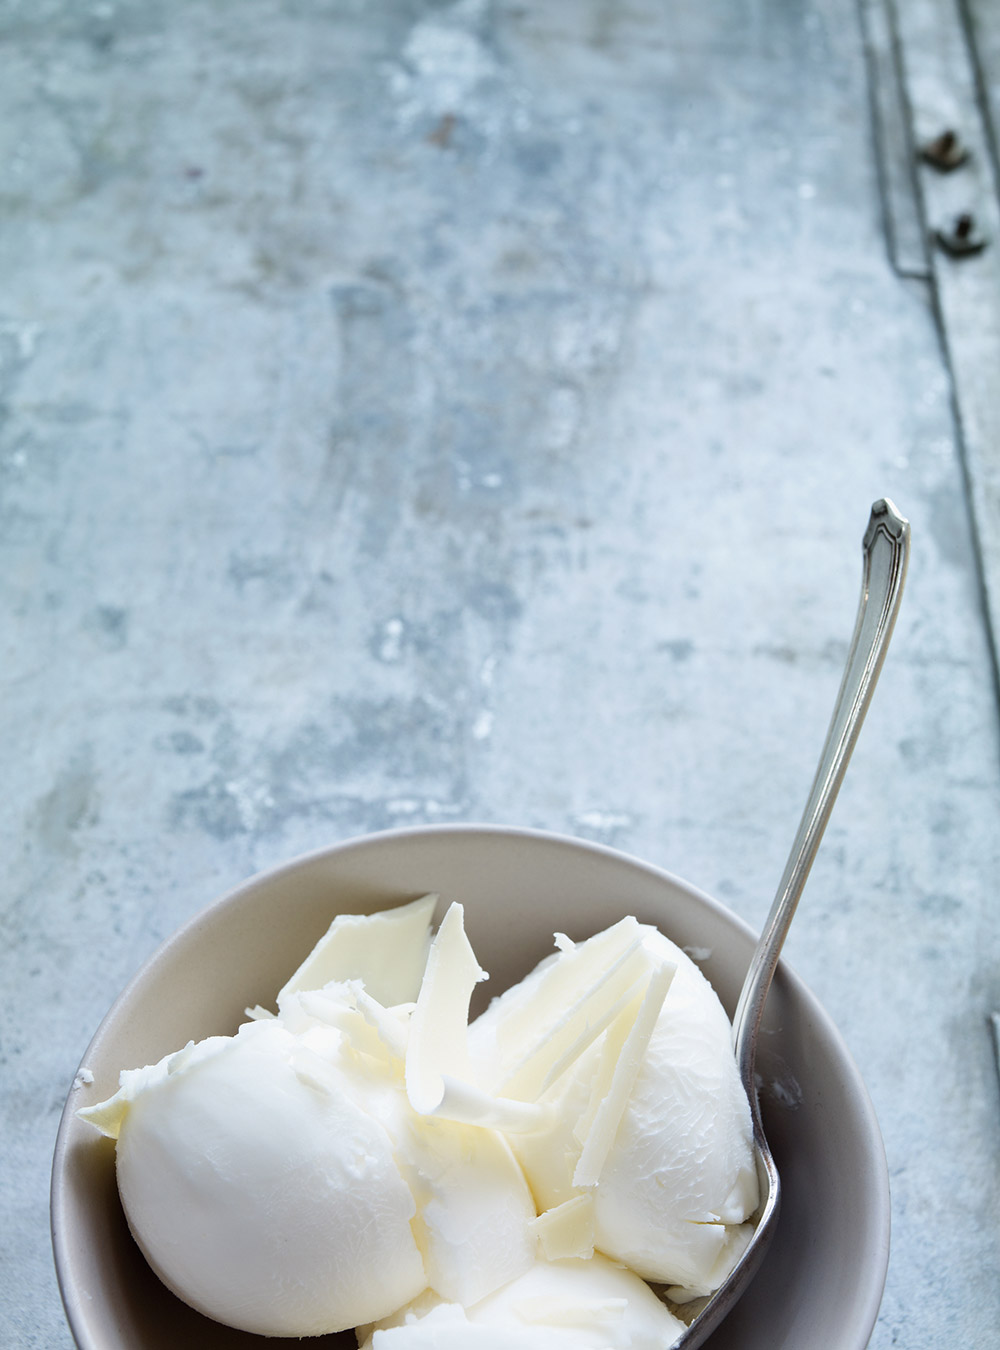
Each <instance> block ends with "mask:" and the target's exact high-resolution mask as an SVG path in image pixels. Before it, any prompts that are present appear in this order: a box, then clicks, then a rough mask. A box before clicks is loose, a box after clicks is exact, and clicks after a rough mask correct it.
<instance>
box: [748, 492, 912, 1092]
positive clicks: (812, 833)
mask: <svg viewBox="0 0 1000 1350" xmlns="http://www.w3.org/2000/svg"><path fill="white" fill-rule="evenodd" d="M863 548H864V572H863V576H862V584H861V603H860V606H859V608H858V618H857V623H856V624H855V626H854V637H853V638H852V639H851V650H850V654H849V655H848V658H847V666H846V668H845V670H844V678H843V680H842V681H841V685H840V693H839V694H838V695H837V702H836V705H835V707H834V710H833V717H832V719H831V721H830V729H829V731H828V732H827V734H826V741H825V742H824V745H823V753H822V754H821V755H820V761H819V767H818V769H817V770H816V777H815V779H814V780H813V785H812V789H811V791H810V793H809V799H808V801H807V802H806V806H805V810H804V811H803V813H802V820H801V821H800V823H799V828H798V833H797V834H796V836H795V841H794V843H793V844H792V851H791V853H790V854H789V857H788V862H787V863H786V864H785V871H784V875H783V876H782V878H781V882H780V884H779V886H778V891H777V894H776V895H775V897H774V904H773V905H772V906H771V912H770V914H769V915H768V916H767V922H766V923H765V925H764V930H763V932H762V933H761V937H760V941H759V942H758V944H757V949H756V951H755V952H754V956H753V960H752V961H751V963H750V969H749V970H748V971H747V976H746V980H745V981H744V983H743V990H742V992H741V994H740V1001H739V1003H738V1005H737V1008H736V1015H735V1017H734V1018H733V1036H734V1043H735V1046H736V1061H737V1064H738V1065H739V1070H740V1077H741V1079H742V1081H743V1085H744V1087H745V1088H746V1090H747V1093H748V1095H750V1096H751V1098H752V1097H753V1094H754V1091H755V1089H754V1078H753V1075H754V1061H755V1059H756V1053H757V1033H758V1031H759V1029H760V1021H761V1017H762V1016H763V1013H764V1003H765V1001H766V999H767V992H768V990H769V988H770V987H771V980H772V977H773V976H774V971H775V968H776V967H777V964H778V957H779V955H780V953H781V948H782V944H783V943H784V941H785V935H786V934H787V932H788V927H789V925H790V923H791V922H792V915H793V914H794V913H795V907H796V905H797V904H798V903H799V897H800V896H801V894H802V889H803V887H804V886H805V884H806V878H807V877H808V876H809V869H810V868H811V867H812V865H813V860H814V859H815V857H816V853H817V851H818V849H819V845H820V840H821V839H822V838H823V831H824V830H825V829H826V824H827V821H828V820H829V819H830V812H831V811H832V810H833V804H834V802H835V801H836V799H837V793H838V792H839V791H840V785H841V783H842V782H843V779H844V772H845V770H846V769H847V764H848V761H849V760H850V758H851V752H852V751H853V749H854V744H855V742H856V741H857V738H858V732H859V731H860V730H861V724H862V722H863V721H864V720H865V713H866V712H867V711H868V705H869V703H870V702H871V697H872V692H873V690H874V688H875V684H876V681H877V680H878V677H879V672H880V670H881V669H882V662H883V661H884V660H885V653H886V649H887V648H888V646H889V638H890V637H891V636H892V629H893V625H894V624H895V622H896V614H897V612H898V610H899V601H900V597H901V595H902V593H903V582H904V580H905V579H906V565H907V562H908V560H909V551H910V525H909V521H907V520H905V519H904V518H903V517H902V516H901V515H900V514H899V512H898V511H897V510H896V508H895V506H893V504H892V502H891V501H889V499H888V498H887V497H883V498H882V499H881V500H880V501H877V502H876V503H875V505H874V506H873V507H872V513H871V519H870V520H869V521H868V529H867V530H866V531H865V537H864V544H863Z"/></svg>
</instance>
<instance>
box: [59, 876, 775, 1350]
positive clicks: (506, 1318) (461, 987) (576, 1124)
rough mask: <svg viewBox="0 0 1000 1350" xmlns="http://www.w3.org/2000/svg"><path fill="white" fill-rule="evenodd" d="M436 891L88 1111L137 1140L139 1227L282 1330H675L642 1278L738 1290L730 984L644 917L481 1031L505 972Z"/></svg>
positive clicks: (493, 1342)
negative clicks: (476, 999)
mask: <svg viewBox="0 0 1000 1350" xmlns="http://www.w3.org/2000/svg"><path fill="white" fill-rule="evenodd" d="M433 908H434V897H425V898H424V899H423V900H419V901H415V902H413V903H412V904H410V905H405V906H401V907H399V908H397V909H396V910H392V911H388V912H386V913H384V914H380V915H373V916H371V917H368V916H340V917H338V919H337V920H335V921H334V923H333V924H332V925H331V928H330V930H329V932H328V933H327V935H326V936H325V937H324V938H323V939H322V940H321V941H320V943H319V944H317V946H316V948H314V950H313V952H312V953H310V955H309V956H308V957H307V958H306V960H305V961H304V962H303V964H302V965H301V966H300V968H299V970H298V971H297V972H296V973H295V975H293V976H292V978H291V979H290V980H289V981H288V982H287V983H286V985H285V986H284V987H283V989H282V990H281V992H280V994H279V997H278V1013H277V1016H275V1015H273V1014H270V1013H267V1012H265V1011H264V1010H263V1009H260V1008H258V1009H254V1010H253V1012H252V1013H251V1017H252V1018H253V1019H254V1020H252V1021H250V1022H248V1023H246V1024H245V1025H244V1026H242V1027H241V1028H240V1029H239V1032H238V1033H237V1035H236V1036H234V1037H212V1038H210V1039H209V1040H206V1041H202V1042H200V1043H198V1044H191V1045H189V1046H187V1047H186V1048H185V1049H183V1050H181V1051H179V1052H177V1053H176V1054H173V1055H169V1056H167V1057H166V1058H165V1059H164V1060H162V1061H161V1062H160V1063H159V1064H156V1065H153V1066H151V1067H148V1068H145V1069H137V1070H132V1071H126V1072H125V1073H123V1074H122V1077H121V1088H120V1090H119V1092H118V1093H117V1094H116V1095H115V1096H114V1097H113V1098H111V1099H110V1100H109V1101H107V1102H105V1103H102V1104H101V1105H100V1106H97V1107H92V1108H90V1109H89V1110H86V1111H83V1112H81V1113H80V1114H81V1115H83V1116H84V1117H85V1118H86V1119H88V1120H90V1121H91V1122H92V1123H93V1124H94V1125H95V1126H97V1128H99V1129H101V1130H102V1131H103V1132H104V1133H105V1134H108V1135H110V1136H111V1137H112V1138H115V1139H117V1170H118V1185H119V1190H120V1193H121V1197H122V1202H123V1206H124V1209H125V1213H126V1216H127V1218H128V1222H129V1226H130V1228H131V1230H132V1232H133V1234H134V1236H135V1238H136V1241H137V1242H138V1244H139V1246H140V1247H141V1248H142V1250H143V1252H144V1253H145V1255H146V1257H147V1259H148V1260H149V1263H150V1265H151V1266H152V1267H153V1269H154V1270H155V1271H156V1272H157V1274H158V1275H159V1276H160V1277H161V1279H162V1280H163V1281H164V1283H165V1284H167V1285H168V1286H169V1287H170V1288H171V1289H172V1290H173V1291H174V1292H175V1293H176V1294H177V1295H178V1296H179V1297H180V1298H182V1299H183V1300H184V1301H185V1302H187V1303H189V1304H191V1305H192V1306H193V1307H195V1308H197V1309H198V1310H199V1311H201V1312H203V1313H205V1314H206V1315H207V1316H209V1317H211V1318H214V1319H216V1320H217V1321H220V1322H224V1323H227V1324H228V1325H231V1326H234V1327H237V1328H240V1329H242V1330H247V1331H252V1332H257V1333H261V1334H265V1335H272V1336H311V1335H320V1334H324V1333H327V1332H333V1331H340V1330H344V1329H347V1328H349V1327H359V1326H362V1325H363V1324H375V1323H377V1324H378V1327H377V1329H375V1328H372V1327H371V1326H370V1327H369V1330H370V1331H371V1335H372V1339H371V1341H370V1344H371V1345H372V1347H373V1350H420V1348H421V1347H423V1346H432V1345H433V1346H434V1347H436V1350H447V1347H450V1346H452V1345H454V1346H456V1347H458V1346H460V1345H468V1346H470V1347H472V1346H475V1347H480V1348H481V1350H493V1347H496V1348H497V1350H500V1348H501V1347H510V1348H511V1350H513V1348H514V1347H515V1346H517V1347H518V1348H519V1350H521V1348H522V1347H526V1348H527V1350H532V1348H533V1347H536V1346H537V1347H545V1350H559V1348H560V1347H563V1346H565V1347H567V1350H568V1347H570V1346H572V1347H574V1348H576V1347H580V1350H584V1348H585V1347H587V1346H590V1345H593V1346H596V1347H602V1348H603V1350H617V1348H618V1347H619V1346H620V1347H622V1350H626V1347H634V1348H635V1350H641V1347H645V1346H649V1347H653V1346H656V1347H657V1350H660V1347H662V1346H664V1345H666V1344H668V1343H669V1342H670V1341H672V1339H673V1337H674V1335H675V1334H676V1330H677V1329H678V1328H679V1325H680V1324H679V1323H676V1321H675V1319H673V1318H672V1316H671V1314H670V1313H668V1312H667V1310H666V1309H665V1307H664V1306H663V1305H662V1304H661V1303H660V1301H659V1300H658V1299H657V1298H656V1297H655V1295H654V1294H653V1293H652V1292H651V1291H650V1289H649V1287H648V1286H647V1285H646V1284H645V1283H643V1279H649V1280H653V1281H655V1282H657V1283H664V1284H672V1285H674V1286H676V1290H675V1292H676V1293H677V1295H678V1297H680V1298H685V1297H693V1296H696V1295H697V1294H699V1293H703V1292H708V1291H710V1290H711V1289H713V1288H715V1287H717V1285H718V1284H719V1282H720V1281H721V1279H722V1278H723V1277H724V1275H725V1273H726V1271H727V1270H728V1269H729V1267H730V1266H731V1264H732V1261H733V1259H734V1258H735V1256H736V1255H737V1254H738V1252H739V1251H740V1250H741V1249H742V1246H743V1244H744V1242H745V1240H746V1238H747V1236H748V1234H749V1226H748V1225H747V1224H746V1222H745V1220H746V1219H747V1218H748V1216H749V1215H750V1214H751V1213H752V1212H753V1210H754V1208H755V1206H756V1203H757V1182H756V1173H755V1170H754V1164H753V1152H752V1145H751V1134H750V1114H749V1107H748V1105H747V1102H746V1099H745V1097H744V1095H743V1092H742V1089H741V1087H740V1084H739V1080H738V1077H737V1074H736V1068H735V1062H734V1059H733V1055H732V1050H731V1046H730V1036H731V1032H730V1027H729V1022H728V1019H727V1017H726V1015H725V1012H724V1011H723V1009H722V1006H721V1004H720V1003H719V1001H718V999H717V998H716V996H715V994H714V993H713V991H712V990H711V987H710V986H709V985H708V983H707V981H706V980H705V979H704V977H703V976H702V975H701V973H700V971H698V969H697V967H695V966H694V964H693V963H692V962H691V961H690V960H689V959H688V958H687V957H686V956H685V955H684V953H683V952H681V951H680V950H679V949H678V948H677V947H676V946H675V945H674V944H673V943H671V942H669V941H668V940H667V939H666V938H664V937H662V936H661V935H660V934H659V933H658V932H656V931H655V930H654V929H651V928H649V927H647V926H644V925H640V924H638V923H637V922H636V920H635V919H623V920H622V921H621V922H619V923H618V924H615V925H614V926H613V927H612V928H610V929H608V930H607V931H606V932H604V933H600V934H598V935H597V936H596V937H594V938H592V939H590V940H589V941H588V942H586V943H581V944H579V945H574V944H573V943H571V942H569V940H568V939H565V938H558V939H557V945H558V946H559V951H558V952H557V954H556V955H555V956H554V957H552V958H550V959H549V960H548V961H545V962H543V963H542V964H541V965H540V966H539V967H538V968H536V970H535V971H533V972H532V973H531V974H530V975H528V976H527V977H526V978H525V979H524V980H523V981H522V982H521V983H520V984H519V985H516V986H514V987H513V988H512V989H511V990H508V991H507V993H506V994H504V995H503V996H502V997H501V998H499V999H498V1000H495V1001H494V1003H493V1004H492V1005H491V1006H490V1008H489V1009H488V1010H487V1012H486V1013H485V1014H484V1015H483V1016H482V1017H480V1018H479V1019H477V1021H476V1022H475V1023H473V1025H472V1027H471V1028H470V1027H468V1025H467V1023H468V1009H469V999H470V995H471V992H472V989H473V987H474V985H475V984H476V983H477V982H478V981H479V980H481V979H484V978H486V975H485V972H483V971H482V970H481V969H480V968H479V964H478V961H477V960H476V958H475V955H474V953H473V951H472V948H471V947H470V946H469V943H468V939H467V937H466V935H465V930H464V925H463V920H462V910H461V906H459V905H453V906H452V907H451V909H450V910H449V911H448V913H447V915H446V916H445V919H444V920H443V922H442V924H441V927H440V929H439V931H438V934H437V936H436V937H435V938H434V940H433V942H431V941H430V923H431V914H432V911H433ZM609 1257H610V1258H612V1260H608V1259H607V1258H609ZM536 1258H537V1259H536ZM615 1262H618V1263H621V1264H614V1263H615ZM622 1266H628V1267H629V1269H628V1270H623V1269H622ZM640 1276H641V1277H643V1278H639V1277H640Z"/></svg>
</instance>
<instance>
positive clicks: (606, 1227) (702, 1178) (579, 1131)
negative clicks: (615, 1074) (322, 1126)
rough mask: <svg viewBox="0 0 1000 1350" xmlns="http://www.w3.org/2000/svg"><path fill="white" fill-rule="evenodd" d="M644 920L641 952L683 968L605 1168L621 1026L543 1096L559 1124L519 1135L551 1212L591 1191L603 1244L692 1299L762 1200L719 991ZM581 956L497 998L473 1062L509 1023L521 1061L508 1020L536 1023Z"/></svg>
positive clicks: (474, 1042) (715, 1275)
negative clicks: (600, 1125) (596, 1144)
mask: <svg viewBox="0 0 1000 1350" xmlns="http://www.w3.org/2000/svg"><path fill="white" fill-rule="evenodd" d="M632 922H634V921H632ZM636 928H637V929H638V930H641V937H640V941H641V944H642V950H643V952H644V953H645V954H647V955H648V956H649V957H650V958H651V960H652V961H653V962H657V963H660V964H661V965H668V964H669V965H671V966H672V967H673V970H674V973H673V978H672V980H671V982H670V985H669V988H668V990H667V992H666V995H665V997H664V999H663V1002H662V1005H661V1007H660V1009H659V1012H658V1014H657V1015H656V1020H655V1025H654V1027H653V1029H652V1032H651V1035H650V1036H649V1038H648V1041H647V1042H646V1044H645V1046H644V1052H643V1056H642V1061H641V1064H640V1065H639V1066H638V1069H637V1072H636V1074H635V1077H634V1079H633V1081H632V1083H631V1085H630V1089H629V1093H628V1099H627V1101H626V1102H625V1103H623V1104H622V1106H623V1109H622V1110H621V1111H620V1114H619V1115H618V1117H617V1120H616V1129H615V1133H614V1140H613V1143H612V1145H611V1147H610V1148H609V1149H608V1151H607V1154H606V1157H605V1160H604V1162H603V1165H602V1166H601V1167H600V1170H599V1172H598V1173H597V1174H596V1175H595V1174H594V1173H593V1172H590V1173H587V1174H583V1175H581V1172H582V1171H584V1169H582V1168H581V1161H582V1162H583V1163H584V1165H585V1164H586V1154H585V1144H586V1140H587V1131H588V1123H587V1122H588V1114H589V1113H592V1112H593V1110H594V1103H595V1101H597V1102H600V1103H601V1104H602V1106H603V1105H606V1102H607V1090H608V1089H607V1081H608V1074H607V1070H608V1067H609V1063H610V1065H617V1064H618V1063H619V1062H620V1058H621V1049H620V1046H619V1044H618V1043H617V1042H616V1041H615V1039H614V1028H612V1029H611V1030H609V1031H608V1032H605V1033H604V1034H603V1036H602V1038H601V1039H600V1040H598V1041H596V1042H595V1043H594V1044H593V1045H592V1046H590V1047H589V1048H588V1049H586V1050H585V1051H584V1052H583V1053H582V1054H580V1055H579V1056H578V1057H577V1058H576V1059H575V1060H574V1062H573V1064H572V1066H571V1067H570V1068H569V1069H568V1070H567V1071H566V1072H565V1073H564V1074H562V1076H561V1077H560V1078H559V1079H557V1080H556V1082H555V1083H553V1084H552V1085H551V1086H550V1087H549V1088H548V1089H547V1091H546V1092H545V1093H544V1095H543V1097H542V1101H543V1102H544V1103H545V1104H546V1105H548V1106H550V1107H551V1108H552V1109H551V1111H550V1113H549V1115H548V1124H547V1125H546V1126H544V1127H542V1128H540V1129H538V1130H536V1131H533V1132H531V1133H528V1134H517V1135H514V1134H512V1135H511V1136H510V1139H511V1144H512V1146H513V1148H514V1152H515V1153H516V1155H517V1158H518V1160H519V1162H520V1163H521V1165H522V1167H523V1168H524V1172H525V1175H526V1176H527V1178H528V1182H529V1184H530V1186H531V1188H532V1192H533V1194H534V1196H535V1200H536V1202H537V1204H538V1206H539V1209H540V1210H543V1211H544V1210H550V1209H552V1208H553V1207H554V1206H558V1205H562V1204H564V1203H565V1202H567V1201H570V1200H572V1199H573V1198H574V1197H582V1196H588V1195H589V1196H591V1197H592V1203H593V1226H594V1236H593V1242H594V1246H595V1247H596V1248H597V1250H599V1251H602V1252H604V1253H605V1254H606V1255H608V1256H611V1257H613V1258H614V1259H615V1260H617V1261H621V1262H622V1263H623V1264H624V1265H627V1266H628V1267H629V1268H630V1269H632V1270H634V1271H635V1272H636V1273H637V1274H638V1275H641V1276H642V1277H643V1278H644V1279H647V1280H652V1281H654V1282H656V1283H659V1284H665V1285H670V1286H673V1288H672V1289H671V1291H670V1292H671V1297H672V1298H674V1299H675V1300H676V1301H686V1300H687V1299H690V1298H695V1297H698V1296H700V1295H702V1294H707V1293H710V1292H711V1291H712V1290H714V1289H717V1288H718V1286H719V1285H720V1284H721V1283H722V1281H723V1279H724V1278H725V1276H726V1274H728V1272H729V1270H730V1269H731V1268H732V1265H733V1264H734V1263H735V1261H736V1259H737V1258H738V1257H739V1256H740V1254H741V1253H742V1251H743V1249H744V1248H745V1246H746V1244H747V1242H748V1241H749V1237H750V1233H751V1231H752V1230H751V1228H750V1226H749V1225H748V1223H747V1220H748V1219H749V1217H750V1216H751V1215H752V1214H753V1212H754V1210H755V1209H756V1207H757V1202H758V1183H757V1171H756V1166H755V1163H754V1153H753V1135H752V1129H751V1123H750V1108H749V1105H748V1103H747V1099H746V1095H745V1093H744V1091H743V1088H742V1085H741V1083H740V1080H739V1075H738V1073H737V1069H736V1062H735V1058H734V1056H733V1052H732V1028H731V1026H730V1022H729V1018H728V1017H727V1016H726V1013H725V1010H724V1009H723V1007H722V1005H721V1003H720V1002H719V999H718V997H717V995H716V993H715V991H714V990H713V989H712V987H711V985H710V984H709V983H708V981H707V980H706V979H705V977H704V975H703V974H702V973H701V971H700V970H699V969H698V967H697V966H696V965H695V964H694V962H693V961H692V960H691V959H690V957H688V956H687V955H686V954H685V953H684V952H683V951H682V950H681V949H680V948H679V947H677V946H676V945H675V944H674V943H673V942H670V941H669V939H667V938H665V937H664V936H663V935H662V934H661V933H659V932H658V931H657V930H656V929H653V928H650V927H646V926H644V925H636ZM587 945H588V944H582V946H583V947H586V946H587ZM576 950H577V951H580V950H582V948H578V949H576ZM572 954H573V948H572V947H569V946H567V945H564V948H563V950H562V951H560V952H557V953H556V955H555V956H552V957H550V958H548V960H547V961H545V962H543V963H542V964H541V965H540V966H539V967H537V968H536V969H535V970H534V971H533V972H532V973H531V974H530V975H528V976H527V977H526V978H525V979H523V980H522V981H521V982H520V983H519V984H517V985H514V986H513V987H512V988H511V989H509V990H508V991H507V992H506V993H504V994H503V995H502V996H501V997H500V998H498V999H496V1000H494V1002H493V1003H492V1004H491V1005H490V1007H489V1008H488V1009H487V1011H486V1012H485V1013H484V1014H483V1015H482V1016H481V1017H480V1018H478V1019H477V1020H476V1021H475V1022H474V1023H473V1024H472V1026H471V1028H470V1045H471V1050H472V1054H473V1058H474V1059H476V1060H477V1061H478V1062H479V1063H480V1064H491V1063H492V1064H493V1065H494V1066H496V1064H497V1061H498V1049H497V1047H498V1044H503V1042H504V1040H505V1033H506V1040H507V1042H508V1044H507V1045H506V1047H505V1052H506V1056H507V1058H508V1060H509V1059H511V1058H513V1057H514V1055H515V1054H516V1051H515V1050H513V1049H512V1047H511V1045H510V1043H509V1042H510V1041H511V1039H512V1037H511V1031H510V1029H511V1026H512V1025H515V1024H520V1025H523V1026H525V1027H530V1026H531V1025H532V1024H533V1023H535V1022H536V1021H537V1017H538V1014H537V1011H536V1009H537V1005H538V1004H539V1003H541V1002H544V1000H543V999H542V998H540V993H541V986H542V984H543V982H544V981H545V980H546V979H549V980H551V979H552V978H553V976H554V975H556V974H558V969H559V966H560V965H561V964H564V963H565V962H566V961H567V960H568V959H570V958H571V955H572ZM520 1034H522V1035H523V1034H524V1033H520ZM513 1039H514V1040H515V1042H516V1040H517V1034H515V1036H514V1037H513ZM493 1072H494V1075H496V1073H497V1069H496V1067H494V1070H493Z"/></svg>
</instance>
